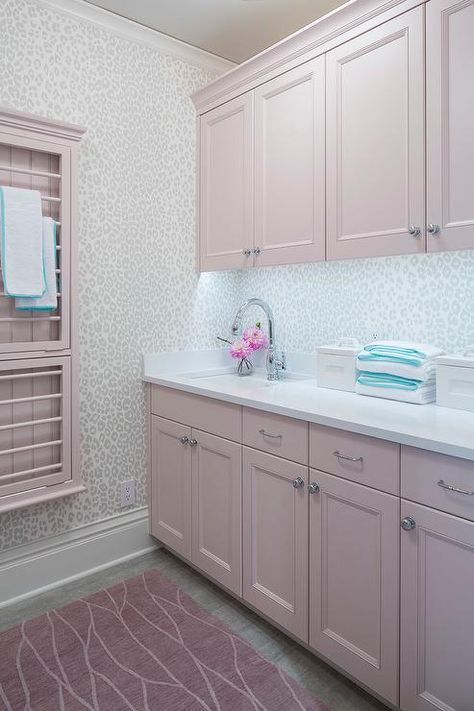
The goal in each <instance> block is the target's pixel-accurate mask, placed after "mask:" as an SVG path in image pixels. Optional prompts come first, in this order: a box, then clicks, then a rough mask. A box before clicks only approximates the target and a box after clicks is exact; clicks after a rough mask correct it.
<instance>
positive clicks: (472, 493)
mask: <svg viewBox="0 0 474 711" xmlns="http://www.w3.org/2000/svg"><path fill="white" fill-rule="evenodd" d="M438 486H440V487H441V488H442V489H447V490H448V491H455V492H456V494H465V495H466V496H474V491H467V489H458V487H457V486H452V485H451V484H446V482H444V481H443V480H442V479H440V480H439V481H438Z"/></svg>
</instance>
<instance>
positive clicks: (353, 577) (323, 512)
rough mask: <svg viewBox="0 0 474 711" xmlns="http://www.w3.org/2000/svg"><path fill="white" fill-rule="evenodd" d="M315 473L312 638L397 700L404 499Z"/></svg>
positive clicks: (361, 678)
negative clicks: (400, 556)
mask: <svg viewBox="0 0 474 711" xmlns="http://www.w3.org/2000/svg"><path fill="white" fill-rule="evenodd" d="M310 479H311V483H310V488H309V490H310V495H309V499H310V503H309V512H310V513H309V517H310V553H309V560H310V596H309V610H310V624H309V643H310V645H311V647H312V648H314V650H315V651H317V652H319V653H320V654H322V655H323V656H324V657H326V658H327V659H329V660H330V661H332V662H334V663H335V664H337V665H338V666H339V667H341V668H342V669H343V670H344V671H346V672H347V673H348V674H350V675H351V676H353V677H354V678H355V679H358V680H359V681H361V682H362V683H363V684H364V685H366V686H367V687H368V688H370V689H372V690H373V691H374V692H375V693H377V694H379V695H380V696H382V697H383V698H384V699H387V700H388V701H389V702H390V703H392V704H394V705H397V703H398V613H399V608H398V603H399V540H400V533H399V531H400V520H399V510H400V504H399V499H398V498H397V497H395V496H392V495H391V494H386V493H384V492H381V491H376V490H375V489H371V488H369V487H366V486H362V485H360V484H355V483H353V482H350V481H346V480H344V479H340V478H339V477H336V476H333V475H331V474H324V473H323V472H320V471H316V470H314V469H311V470H310ZM409 711H412V709H410V710H409Z"/></svg>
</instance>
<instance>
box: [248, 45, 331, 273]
mask: <svg viewBox="0 0 474 711" xmlns="http://www.w3.org/2000/svg"><path fill="white" fill-rule="evenodd" d="M324 74H325V58H324V56H321V57H318V58H317V59H315V60H313V61H310V62H306V63H305V64H303V65H301V66H299V67H296V68H295V69H292V70H290V71H289V72H285V73H284V74H283V75H282V76H279V77H277V78H276V79H273V80H272V81H269V82H266V83H265V84H263V85H262V86H260V87H258V88H257V89H256V90H255V230H256V232H255V244H256V246H257V248H258V249H260V253H258V251H257V255H256V264H257V265H260V264H262V265H266V264H288V263H290V262H311V261H315V260H319V259H324V256H325V231H326V221H325V209H326V208H325V106H324V105H325V76H324Z"/></svg>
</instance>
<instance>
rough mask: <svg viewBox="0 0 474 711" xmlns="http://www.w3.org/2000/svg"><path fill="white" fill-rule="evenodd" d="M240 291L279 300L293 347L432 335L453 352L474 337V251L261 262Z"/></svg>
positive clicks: (285, 339) (281, 328)
mask: <svg viewBox="0 0 474 711" xmlns="http://www.w3.org/2000/svg"><path fill="white" fill-rule="evenodd" d="M239 290H240V293H241V297H242V299H244V298H248V297H249V296H260V297H261V298H263V299H265V300H267V301H268V302H269V303H270V304H271V305H272V307H273V310H274V312H275V320H276V325H277V331H278V334H277V338H278V342H279V344H281V345H282V346H284V348H286V349H287V350H289V351H308V350H309V351H313V350H314V347H315V346H316V345H321V344H323V343H331V342H333V341H334V339H337V338H340V337H341V336H355V337H357V338H358V339H359V340H360V341H361V342H367V341H369V340H371V339H372V338H373V336H374V335H376V336H377V337H378V338H396V339H409V340H417V341H425V342H426V341H428V342H432V343H435V344H437V345H439V346H440V347H442V348H444V349H445V350H447V351H451V352H452V351H453V350H454V351H459V350H462V349H464V348H465V347H466V346H467V345H469V344H470V345H472V344H474V250H473V251H462V252H450V253H445V254H429V255H412V256H409V255H407V256H402V257H385V258H382V259H364V260H351V261H342V262H326V263H321V264H301V265H294V266H286V267H261V268H259V269H255V270H248V271H247V272H244V273H242V275H241V281H240V283H239Z"/></svg>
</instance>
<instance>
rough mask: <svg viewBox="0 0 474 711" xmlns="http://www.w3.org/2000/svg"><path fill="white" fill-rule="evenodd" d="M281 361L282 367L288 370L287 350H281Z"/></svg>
mask: <svg viewBox="0 0 474 711" xmlns="http://www.w3.org/2000/svg"><path fill="white" fill-rule="evenodd" d="M280 362H281V369H282V370H286V353H285V351H282V352H281V358H280Z"/></svg>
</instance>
